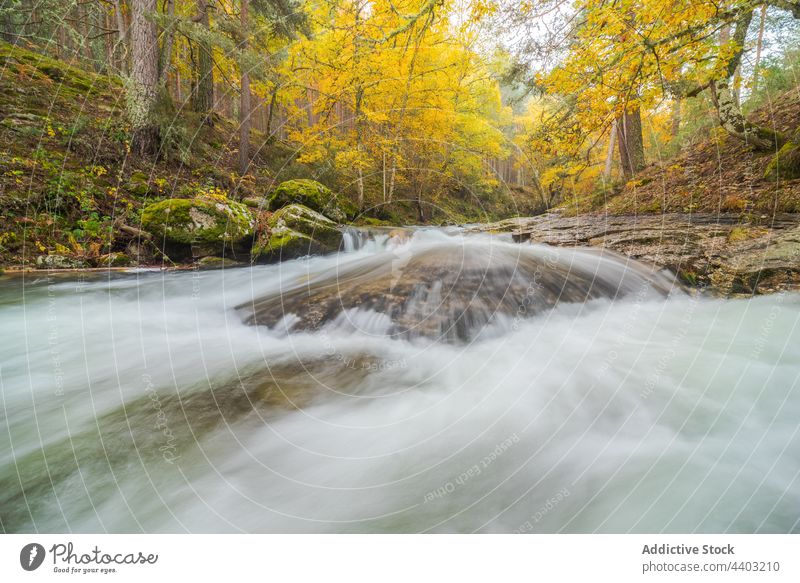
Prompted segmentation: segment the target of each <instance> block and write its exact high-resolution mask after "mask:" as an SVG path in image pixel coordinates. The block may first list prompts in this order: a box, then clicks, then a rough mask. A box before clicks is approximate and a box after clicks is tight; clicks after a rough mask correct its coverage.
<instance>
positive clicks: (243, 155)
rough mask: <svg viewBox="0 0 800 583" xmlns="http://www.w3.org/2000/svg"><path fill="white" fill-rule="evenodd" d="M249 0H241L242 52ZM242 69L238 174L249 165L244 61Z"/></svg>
mask: <svg viewBox="0 0 800 583" xmlns="http://www.w3.org/2000/svg"><path fill="white" fill-rule="evenodd" d="M248 3H249V0H242V10H241V15H240V16H241V25H242V35H243V37H242V38H243V40H242V52H244V51H246V50H247V35H248V34H249V31H248V27H249V26H250V23H249V14H248V8H249V6H248ZM240 67H241V69H242V94H241V102H240V104H239V174H247V168H248V166H249V165H250V74H249V73H248V72H247V66H246V64H245V63H244V62H242V64H241V65H240Z"/></svg>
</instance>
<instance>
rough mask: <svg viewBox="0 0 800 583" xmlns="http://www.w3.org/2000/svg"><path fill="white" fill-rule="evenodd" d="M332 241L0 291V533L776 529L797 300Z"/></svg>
mask: <svg viewBox="0 0 800 583" xmlns="http://www.w3.org/2000/svg"><path fill="white" fill-rule="evenodd" d="M347 241H348V243H347V245H346V246H345V249H343V251H342V252H340V253H338V254H334V255H328V256H324V257H309V258H302V259H297V260H293V261H287V262H284V263H279V264H275V265H268V266H253V267H245V268H236V269H224V270H218V271H188V272H158V271H156V272H150V271H139V272H131V273H117V272H114V273H110V272H109V273H93V274H73V275H70V276H56V274H48V273H47V272H46V271H43V272H36V273H30V274H24V277H23V276H18V277H13V278H10V277H5V278H0V323H2V329H3V335H2V336H1V337H0V389H2V417H1V418H0V424H2V427H1V428H0V446H2V447H0V520H1V521H2V523H1V526H2V529H3V530H4V531H6V532H96V531H100V532H106V531H107V532H186V531H191V532H581V533H582V532H781V533H783V532H800V424H799V423H798V419H800V389H799V388H798V379H799V378H800V351H798V349H797V346H799V345H800V331H798V323H799V322H800V295H798V294H795V293H790V292H781V293H777V294H773V295H770V296H763V297H753V298H744V299H735V300H724V299H717V298H712V297H705V296H703V295H702V294H698V293H695V292H690V291H687V290H685V289H683V288H682V287H681V286H680V285H679V284H678V283H677V282H676V281H675V280H674V279H673V278H671V277H670V275H669V274H668V273H664V272H661V271H656V270H654V268H651V267H648V266H645V265H642V264H638V263H636V262H634V261H632V260H629V259H627V258H624V257H621V256H614V255H602V254H598V253H597V252H596V251H592V250H583V249H575V248H554V247H548V246H544V245H524V246H523V245H518V244H515V243H513V242H511V238H510V236H490V235H484V234H469V233H466V232H464V231H462V230H459V229H450V230H433V229H429V230H426V229H418V230H410V231H402V232H398V233H388V232H387V233H383V234H381V233H378V234H376V233H368V234H360V235H354V234H352V233H351V234H350V237H349V238H348V239H347ZM453 274H455V275H453ZM476 274H477V275H476ZM481 274H482V275H481ZM437 282H440V283H441V282H444V283H442V284H441V285H439V286H438V288H437ZM559 286H560V287H559ZM276 306H278V307H277V308H276ZM323 308H324V309H323ZM315 310H316V312H315ZM317 312H318V313H317Z"/></svg>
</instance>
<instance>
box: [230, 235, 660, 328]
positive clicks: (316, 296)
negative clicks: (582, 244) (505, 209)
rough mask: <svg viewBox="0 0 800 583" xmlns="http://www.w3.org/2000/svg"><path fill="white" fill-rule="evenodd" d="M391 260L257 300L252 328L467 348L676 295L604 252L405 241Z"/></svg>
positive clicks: (374, 259) (339, 269)
mask: <svg viewBox="0 0 800 583" xmlns="http://www.w3.org/2000/svg"><path fill="white" fill-rule="evenodd" d="M390 245H393V246H392V247H389V248H387V250H386V251H385V252H379V253H376V254H374V255H368V256H365V257H363V258H359V259H357V260H348V261H343V262H341V263H340V264H338V265H336V266H335V267H334V268H331V269H330V271H328V272H324V273H318V274H315V275H314V277H312V278H311V279H310V280H308V281H304V282H303V283H302V284H299V285H297V286H296V287H294V288H288V289H283V290H281V292H280V293H279V294H273V295H271V296H268V297H264V298H260V299H257V300H255V301H254V302H253V303H249V304H247V305H246V306H241V308H242V309H243V310H246V311H247V312H249V316H248V317H247V321H248V323H250V324H255V325H264V326H268V327H270V328H275V327H279V328H280V327H281V326H288V327H289V329H290V330H315V329H318V328H320V327H321V326H324V325H332V326H335V327H342V328H345V329H358V330H360V331H362V332H366V333H368V334H375V335H381V336H383V335H389V336H401V337H411V338H414V337H424V338H431V339H436V340H441V341H467V340H471V339H473V338H475V337H477V336H478V335H479V334H481V333H482V332H483V330H484V328H485V327H486V326H488V325H490V324H496V325H497V326H499V327H500V328H501V329H506V330H507V329H508V328H513V326H514V325H515V323H518V322H519V321H521V320H522V319H525V318H528V317H530V316H533V315H535V314H537V313H540V312H543V311H545V310H548V309H550V308H552V307H553V306H555V305H556V304H559V303H581V302H585V301H587V300H591V299H596V298H616V297H618V296H623V295H626V294H631V293H636V294H639V293H644V294H650V293H653V294H654V295H655V296H659V295H666V294H668V293H669V291H670V290H671V289H673V287H674V281H673V280H672V279H669V278H665V277H664V276H662V275H661V274H659V273H658V272H656V271H653V270H652V269H649V268H647V267H646V266H642V265H640V264H637V263H635V262H630V261H627V262H626V260H625V259H624V258H622V260H620V258H619V257H618V256H617V255H616V254H613V253H611V252H599V251H594V250H581V251H568V250H548V249H546V248H541V247H540V248H533V247H522V246H515V245H511V244H509V243H501V242H491V241H486V240H481V239H479V240H475V241H471V240H470V241H467V240H462V239H460V238H457V237H453V238H452V239H451V240H450V241H445V242H444V243H440V244H435V245H428V244H424V243H419V242H418V241H416V240H412V241H410V242H407V243H402V242H399V241H398V244H397V245H394V244H392V243H390Z"/></svg>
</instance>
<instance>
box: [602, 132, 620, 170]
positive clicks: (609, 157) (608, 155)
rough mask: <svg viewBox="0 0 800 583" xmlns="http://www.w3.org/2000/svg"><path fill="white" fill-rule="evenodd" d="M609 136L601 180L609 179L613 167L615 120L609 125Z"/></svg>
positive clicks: (615, 133)
mask: <svg viewBox="0 0 800 583" xmlns="http://www.w3.org/2000/svg"><path fill="white" fill-rule="evenodd" d="M610 134H611V135H609V136H608V150H606V165H605V168H603V178H605V179H606V180H608V179H609V178H611V168H612V167H613V165H614V149H615V147H616V145H617V120H614V123H612V124H611V132H610Z"/></svg>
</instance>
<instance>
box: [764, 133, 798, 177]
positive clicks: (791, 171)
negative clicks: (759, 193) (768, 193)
mask: <svg viewBox="0 0 800 583" xmlns="http://www.w3.org/2000/svg"><path fill="white" fill-rule="evenodd" d="M764 178H765V179H766V180H773V181H774V180H778V179H781V180H793V179H795V178H800V146H798V145H797V144H796V143H794V142H787V143H786V144H784V146H783V147H782V148H781V149H780V150H778V153H777V154H775V156H774V157H773V158H772V160H770V162H769V165H768V166H767V170H766V172H765V173H764Z"/></svg>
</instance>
